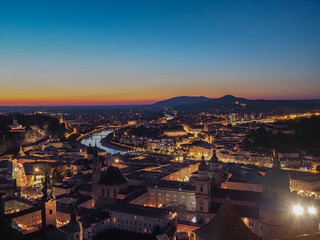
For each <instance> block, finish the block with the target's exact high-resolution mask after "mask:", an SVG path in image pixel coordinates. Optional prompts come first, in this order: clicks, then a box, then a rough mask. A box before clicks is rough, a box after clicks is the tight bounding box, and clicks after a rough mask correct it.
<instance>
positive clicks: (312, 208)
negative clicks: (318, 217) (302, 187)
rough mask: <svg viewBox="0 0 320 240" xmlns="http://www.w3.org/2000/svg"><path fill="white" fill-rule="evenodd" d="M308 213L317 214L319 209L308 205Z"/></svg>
mask: <svg viewBox="0 0 320 240" xmlns="http://www.w3.org/2000/svg"><path fill="white" fill-rule="evenodd" d="M308 213H309V214H311V215H315V214H316V213H317V210H316V209H315V208H314V207H308Z"/></svg>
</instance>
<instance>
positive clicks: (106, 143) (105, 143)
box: [100, 136, 132, 152]
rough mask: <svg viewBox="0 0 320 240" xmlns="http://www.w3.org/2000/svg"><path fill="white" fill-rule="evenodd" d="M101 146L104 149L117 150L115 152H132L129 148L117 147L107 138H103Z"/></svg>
mask: <svg viewBox="0 0 320 240" xmlns="http://www.w3.org/2000/svg"><path fill="white" fill-rule="evenodd" d="M100 143H101V145H102V146H103V147H106V148H112V149H114V150H117V151H124V152H125V151H128V150H132V148H129V147H123V146H119V145H117V144H115V143H112V142H111V141H110V140H109V139H108V136H106V137H104V138H102V139H101V141H100Z"/></svg>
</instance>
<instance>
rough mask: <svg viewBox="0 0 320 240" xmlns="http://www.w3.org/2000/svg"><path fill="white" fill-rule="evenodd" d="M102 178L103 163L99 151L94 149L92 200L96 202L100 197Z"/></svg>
mask: <svg viewBox="0 0 320 240" xmlns="http://www.w3.org/2000/svg"><path fill="white" fill-rule="evenodd" d="M100 178H101V162H100V160H99V156H98V149H97V147H95V149H94V157H93V160H92V198H93V199H94V200H96V199H97V198H98V196H99V182H100Z"/></svg>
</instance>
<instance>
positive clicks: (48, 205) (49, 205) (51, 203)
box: [42, 170, 57, 227]
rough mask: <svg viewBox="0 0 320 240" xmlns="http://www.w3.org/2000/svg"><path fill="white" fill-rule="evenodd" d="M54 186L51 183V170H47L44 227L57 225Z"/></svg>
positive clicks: (43, 213) (44, 187)
mask: <svg viewBox="0 0 320 240" xmlns="http://www.w3.org/2000/svg"><path fill="white" fill-rule="evenodd" d="M52 192H53V188H52V186H51V183H50V170H46V173H45V180H44V186H43V188H42V193H43V197H42V202H43V205H42V227H46V226H49V225H53V226H56V224H57V221H56V212H57V207H56V206H57V203H56V200H55V199H54V197H53V195H52Z"/></svg>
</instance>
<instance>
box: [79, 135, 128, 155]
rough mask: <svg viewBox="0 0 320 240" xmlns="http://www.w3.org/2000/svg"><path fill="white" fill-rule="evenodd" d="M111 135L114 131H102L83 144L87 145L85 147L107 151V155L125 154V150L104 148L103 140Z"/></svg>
mask: <svg viewBox="0 0 320 240" xmlns="http://www.w3.org/2000/svg"><path fill="white" fill-rule="evenodd" d="M109 133H112V131H107V130H105V131H101V132H99V133H97V134H96V135H91V136H89V137H87V138H85V139H82V141H81V144H83V145H85V146H87V147H88V146H89V145H91V146H97V148H99V149H102V150H104V151H106V152H107V153H111V154H116V153H123V152H124V151H123V150H119V149H117V148H116V147H115V148H113V147H112V146H110V145H109V146H108V147H106V146H103V145H102V144H101V140H102V139H103V138H105V137H106V136H107V135H108V134H109Z"/></svg>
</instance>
